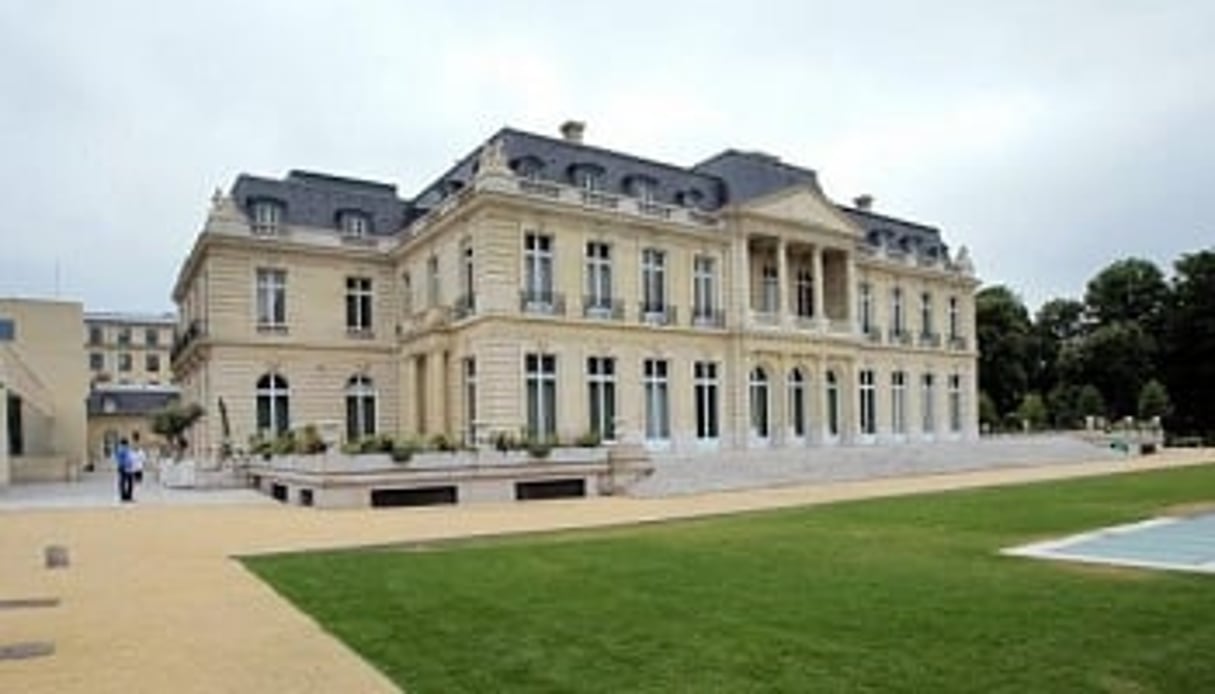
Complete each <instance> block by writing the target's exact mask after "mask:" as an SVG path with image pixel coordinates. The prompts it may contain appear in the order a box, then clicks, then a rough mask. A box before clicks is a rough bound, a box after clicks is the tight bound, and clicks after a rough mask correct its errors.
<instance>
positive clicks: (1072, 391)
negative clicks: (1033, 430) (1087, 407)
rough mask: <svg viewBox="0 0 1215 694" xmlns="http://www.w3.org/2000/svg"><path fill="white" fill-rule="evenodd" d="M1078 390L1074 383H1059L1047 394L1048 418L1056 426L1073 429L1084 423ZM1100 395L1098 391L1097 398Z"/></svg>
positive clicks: (1079, 388) (1079, 389)
mask: <svg viewBox="0 0 1215 694" xmlns="http://www.w3.org/2000/svg"><path fill="white" fill-rule="evenodd" d="M1080 391H1081V387H1080V386H1078V385H1076V384H1074V383H1059V384H1057V385H1056V386H1055V387H1054V388H1052V389H1051V391H1050V393H1048V394H1047V396H1046V404H1047V407H1048V408H1049V410H1050V419H1051V422H1052V423H1053V424H1054V425H1055V426H1056V427H1058V428H1060V429H1075V428H1077V427H1079V426H1081V425H1082V424H1083V423H1084V414H1083V413H1082V412H1081V411H1080ZM1100 397H1101V394H1100V393H1098V394H1097V398H1098V400H1099V399H1100ZM1098 409H1100V408H1098Z"/></svg>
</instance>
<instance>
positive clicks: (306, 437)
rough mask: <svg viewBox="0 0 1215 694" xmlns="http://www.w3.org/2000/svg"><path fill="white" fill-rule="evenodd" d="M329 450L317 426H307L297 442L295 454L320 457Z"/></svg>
mask: <svg viewBox="0 0 1215 694" xmlns="http://www.w3.org/2000/svg"><path fill="white" fill-rule="evenodd" d="M327 448H329V446H328V445H327V444H326V443H325V440H324V439H322V438H321V433H320V431H318V430H317V428H316V425H315V424H308V425H306V426H305V427H304V428H303V429H302V430H301V431H300V435H299V437H298V438H297V439H296V442H295V452H296V453H302V454H304V455H318V454H320V453H324V452H325V450H326V449H327Z"/></svg>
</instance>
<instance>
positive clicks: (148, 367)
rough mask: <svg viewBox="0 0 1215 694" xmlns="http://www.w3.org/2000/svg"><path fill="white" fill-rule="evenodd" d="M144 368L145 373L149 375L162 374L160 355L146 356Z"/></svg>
mask: <svg viewBox="0 0 1215 694" xmlns="http://www.w3.org/2000/svg"><path fill="white" fill-rule="evenodd" d="M143 368H144V371H147V372H149V373H159V372H160V355H159V354H147V355H144V359H143Z"/></svg>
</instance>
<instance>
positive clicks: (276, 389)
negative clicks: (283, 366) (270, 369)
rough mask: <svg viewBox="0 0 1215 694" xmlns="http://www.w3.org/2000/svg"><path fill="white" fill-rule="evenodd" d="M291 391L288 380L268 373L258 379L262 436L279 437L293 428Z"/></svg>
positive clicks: (259, 422)
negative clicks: (289, 405) (290, 404)
mask: <svg viewBox="0 0 1215 694" xmlns="http://www.w3.org/2000/svg"><path fill="white" fill-rule="evenodd" d="M290 394H291V391H290V390H289V389H288V388H287V379H285V378H283V377H282V376H280V375H278V374H277V373H268V374H265V375H263V376H262V377H261V378H259V379H257V431H258V433H259V434H261V435H262V436H279V435H281V434H284V433H286V432H287V430H288V429H290V428H291V415H290V412H289V410H288V402H289V396H290Z"/></svg>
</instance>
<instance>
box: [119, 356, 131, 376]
mask: <svg viewBox="0 0 1215 694" xmlns="http://www.w3.org/2000/svg"><path fill="white" fill-rule="evenodd" d="M118 370H119V371H124V372H125V371H130V370H131V355H130V354H128V353H126V352H123V353H121V354H119V355H118Z"/></svg>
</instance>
